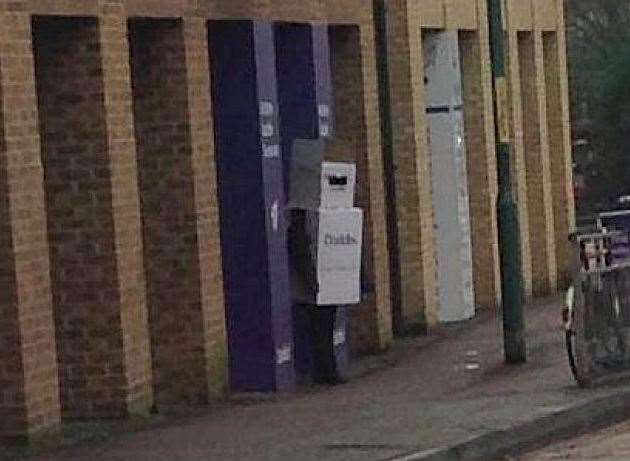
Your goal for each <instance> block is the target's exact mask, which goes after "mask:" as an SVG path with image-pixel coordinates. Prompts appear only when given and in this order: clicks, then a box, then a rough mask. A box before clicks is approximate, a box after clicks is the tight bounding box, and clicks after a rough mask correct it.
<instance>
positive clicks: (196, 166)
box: [184, 18, 227, 395]
mask: <svg viewBox="0 0 630 461" xmlns="http://www.w3.org/2000/svg"><path fill="white" fill-rule="evenodd" d="M184 39H185V45H186V65H187V79H188V80H187V81H188V113H189V124H190V145H191V149H192V168H193V178H194V179H193V181H194V193H195V196H194V199H195V212H196V219H197V251H198V252H199V256H198V257H199V270H200V280H199V281H200V284H201V286H200V289H201V309H202V313H203V321H204V332H205V333H204V351H205V355H206V361H205V363H206V372H207V385H208V388H209V394H210V395H213V394H214V395H217V394H221V393H222V392H223V391H224V390H225V388H226V383H227V332H226V324H225V302H224V299H223V270H222V265H221V260H222V258H221V241H220V238H221V236H220V233H219V229H220V225H219V199H218V196H217V177H216V172H217V169H216V159H215V149H214V133H213V123H212V110H211V107H212V98H211V95H210V88H211V85H210V65H209V54H208V29H207V24H206V21H205V19H201V18H187V19H185V20H184Z"/></svg>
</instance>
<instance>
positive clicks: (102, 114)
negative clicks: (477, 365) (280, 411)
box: [0, 0, 574, 436]
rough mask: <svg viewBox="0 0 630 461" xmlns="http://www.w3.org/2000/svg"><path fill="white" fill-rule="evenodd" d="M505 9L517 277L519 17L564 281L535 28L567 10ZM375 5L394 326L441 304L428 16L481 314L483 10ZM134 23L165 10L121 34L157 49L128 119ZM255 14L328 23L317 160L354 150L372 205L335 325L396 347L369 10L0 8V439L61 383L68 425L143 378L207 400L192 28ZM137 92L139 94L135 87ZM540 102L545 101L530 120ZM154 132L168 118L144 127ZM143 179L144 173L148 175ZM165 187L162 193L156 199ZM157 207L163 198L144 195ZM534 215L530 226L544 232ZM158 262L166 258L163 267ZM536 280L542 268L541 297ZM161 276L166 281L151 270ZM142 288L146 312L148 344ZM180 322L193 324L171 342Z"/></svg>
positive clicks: (213, 304) (204, 197)
mask: <svg viewBox="0 0 630 461" xmlns="http://www.w3.org/2000/svg"><path fill="white" fill-rule="evenodd" d="M298 3H299V5H298ZM506 4H507V12H508V14H507V19H506V24H507V29H508V33H507V35H508V37H509V51H510V53H509V55H510V60H509V77H510V78H509V80H510V87H511V89H512V93H511V99H510V101H511V104H512V128H513V131H512V132H513V134H514V139H515V145H514V147H515V148H514V161H513V175H514V187H515V191H516V192H517V194H515V195H516V196H517V198H518V204H519V213H520V218H521V235H522V254H523V258H522V259H523V271H524V278H525V282H526V284H525V285H526V290H527V292H528V293H531V287H532V258H531V252H532V250H536V248H535V247H534V246H533V245H532V244H531V243H530V234H531V232H530V230H529V227H530V223H529V216H530V214H532V213H533V212H532V213H530V212H529V210H528V205H530V203H528V202H530V200H531V199H528V196H529V195H530V193H531V188H530V190H529V191H528V181H527V172H526V171H527V168H526V150H525V143H524V139H525V137H524V132H523V129H524V126H523V125H524V123H526V122H527V120H525V119H524V117H523V107H522V95H521V78H520V74H521V70H520V66H519V54H518V46H517V29H518V30H534V29H535V28H538V31H539V32H542V33H543V35H541V36H540V37H542V39H540V40H538V42H539V44H538V47H537V48H535V49H534V51H535V55H536V56H537V61H536V65H537V73H536V84H537V85H538V86H541V82H542V86H544V87H545V88H546V93H547V99H546V100H545V99H544V98H542V99H541V97H540V95H539V98H538V100H537V101H536V102H535V106H536V107H537V109H538V112H539V118H540V120H539V126H538V129H539V131H541V133H542V132H544V131H545V130H546V131H547V132H548V134H549V136H548V138H549V150H550V159H549V162H550V165H551V168H552V174H551V181H550V182H549V181H548V185H547V186H545V187H547V191H546V192H545V191H544V190H543V192H544V194H546V195H545V207H546V208H545V210H544V212H545V213H546V216H549V210H550V209H552V210H553V218H554V219H553V226H552V227H553V231H554V232H555V235H556V237H555V239H556V240H555V242H552V243H553V244H554V245H555V246H556V247H557V248H558V250H557V251H556V252H555V253H556V255H555V261H556V262H557V265H558V268H559V271H560V274H561V275H562V270H563V260H564V258H565V253H566V252H565V250H564V249H563V247H562V245H561V243H560V242H561V240H560V239H563V238H564V236H561V234H564V233H565V229H570V228H572V226H573V221H574V211H573V198H572V190H571V185H570V183H571V170H570V138H569V129H568V125H569V120H568V100H567V95H566V93H567V79H566V57H565V42H564V34H563V33H557V35H555V42H554V39H553V38H552V37H554V36H553V34H552V35H550V33H552V32H554V31H562V30H563V27H564V22H563V18H562V14H561V13H562V0H536V4H535V5H534V4H533V3H532V2H531V1H530V0H508V1H507V2H506ZM386 5H387V6H388V8H389V10H388V12H389V19H390V20H389V23H388V31H387V33H388V42H389V50H390V52H389V56H388V64H389V66H388V67H389V72H390V75H389V77H390V78H389V80H390V87H389V88H388V89H387V91H389V96H390V100H391V104H392V105H391V113H392V119H391V122H392V129H393V133H392V142H393V145H392V146H391V147H392V149H393V151H394V163H395V167H396V169H397V174H396V197H397V204H396V205H397V206H396V209H397V214H398V233H399V237H400V238H401V240H400V244H399V248H398V256H399V260H400V263H401V268H400V274H391V275H392V276H395V277H400V281H401V289H402V318H403V321H404V323H406V325H407V326H410V327H412V328H413V326H414V325H417V324H424V323H429V324H430V323H432V322H435V321H436V320H437V312H438V310H437V309H438V306H437V280H436V261H435V243H434V235H433V234H434V229H433V213H432V209H431V203H432V201H431V191H430V182H431V181H430V176H429V174H430V172H429V163H428V155H427V148H426V124H425V114H424V95H423V91H424V88H423V87H424V85H423V78H422V77H423V68H424V65H423V56H422V28H423V27H434V28H436V27H437V28H449V29H458V30H460V31H464V32H462V33H461V34H460V35H461V37H462V49H463V50H464V53H463V55H464V56H463V61H464V62H463V64H464V65H463V68H464V85H465V95H464V96H465V99H466V101H467V105H468V109H467V110H466V111H465V115H466V117H467V125H468V131H467V133H466V135H467V142H468V143H469V145H470V146H473V148H472V152H473V155H471V156H470V157H469V165H468V167H469V170H470V183H471V205H472V206H471V212H472V215H471V219H472V224H473V229H474V233H473V248H474V252H475V288H476V291H477V302H478V304H480V305H488V306H490V305H492V301H493V300H494V299H498V297H499V295H500V293H498V292H499V288H498V266H497V264H498V261H497V251H496V236H495V235H496V227H495V226H496V216H494V215H493V212H492V209H493V202H494V199H495V195H494V194H496V189H495V187H496V171H495V163H494V151H493V142H494V140H493V128H492V101H491V98H490V83H491V82H490V80H489V60H488V49H487V29H486V27H485V26H486V20H487V19H486V17H485V14H486V13H485V12H486V2H485V0H457V1H456V2H453V1H450V0H449V1H443V0H435V1H431V2H426V1H421V0H407V1H403V0H388V1H387V2H386ZM534 7H536V8H538V9H535V8H534ZM554 11H555V13H556V17H555V20H554V18H553V17H552V16H553V14H552V13H553V12H554ZM34 13H37V14H40V15H41V14H46V15H57V17H55V18H53V17H47V18H46V19H44V18H42V17H39V18H37V20H36V22H35V37H36V39H37V40H36V54H37V63H38V66H37V77H38V86H37V89H38V93H39V107H38V106H37V99H36V91H35V76H34V71H33V59H32V58H33V56H32V47H31V43H30V42H31V28H30V20H31V14H34ZM59 15H63V16H64V17H65V19H61V18H60V17H59ZM128 16H134V17H148V16H151V17H164V18H172V19H173V21H170V20H168V21H152V22H151V24H155V25H157V24H159V26H157V27H156V28H155V29H153V30H151V31H145V32H143V33H145V34H146V35H145V36H143V37H142V38H148V40H134V43H135V44H136V45H138V46H139V45H140V42H143V46H146V47H147V48H148V52H149V53H150V54H152V56H154V57H155V58H156V59H152V60H150V61H149V60H141V59H137V61H138V62H137V63H136V65H138V63H139V67H137V68H136V72H134V74H135V75H134V77H135V80H136V95H135V96H136V101H135V111H136V114H135V115H136V123H135V124H134V104H133V102H134V101H133V95H132V85H131V72H130V59H129V44H128V42H127V18H128ZM253 17H258V18H266V19H274V20H284V21H300V22H307V21H313V20H315V21H326V22H328V23H330V24H335V25H336V26H337V27H334V28H333V29H332V36H331V38H332V39H331V43H332V46H333V59H334V60H336V65H335V64H334V63H333V78H334V79H335V83H336V95H335V106H336V108H337V133H338V134H339V135H340V137H339V138H338V139H336V140H335V141H334V142H333V144H332V154H333V155H337V158H339V159H348V160H356V161H357V163H358V166H359V197H358V201H359V204H360V205H361V206H363V207H364V208H365V209H366V240H365V241H366V245H365V262H364V266H365V274H366V279H365V280H366V282H367V283H366V286H365V288H366V289H367V292H368V296H367V297H366V300H365V303H364V305H363V306H360V307H359V308H356V309H353V319H352V334H351V336H352V338H353V345H354V348H355V351H377V350H380V349H383V348H385V347H387V345H388V344H389V343H390V341H391V334H392V331H391V322H392V318H391V317H392V313H391V306H390V296H389V277H390V274H389V271H388V270H387V268H388V251H387V244H386V220H385V214H386V213H385V211H386V209H385V207H386V205H387V204H386V200H385V193H384V190H383V183H384V181H383V174H384V172H383V164H382V157H381V155H382V152H381V149H380V144H381V140H380V126H379V110H378V99H377V98H378V94H377V93H378V91H377V90H378V85H377V77H376V68H377V58H376V56H375V46H374V30H373V18H372V9H371V7H370V5H368V3H367V2H365V1H364V0H307V1H304V2H290V1H284V0H277V1H276V0H233V1H225V0H195V1H188V0H174V1H168V0H99V1H93V0H76V1H72V2H69V1H67V0H46V1H28V2H25V1H21V0H13V1H11V2H0V99H2V100H3V104H2V106H1V107H2V110H0V114H1V119H0V126H1V127H2V128H3V129H2V131H1V132H0V141H1V142H0V166H1V168H0V192H1V191H4V194H3V200H4V202H1V203H0V218H3V217H4V219H2V225H0V254H1V255H3V256H4V257H3V258H2V262H1V265H0V284H2V287H3V290H2V293H0V332H1V334H2V336H0V338H2V341H4V342H3V343H2V344H0V346H2V349H1V350H0V382H2V389H1V392H0V421H1V422H0V436H3V435H13V436H25V435H28V434H29V433H31V432H33V431H36V430H38V429H40V428H44V427H48V426H50V425H54V424H55V423H56V422H58V420H59V407H60V404H59V390H58V383H57V381H58V380H60V382H61V397H62V405H63V411H64V415H66V416H72V417H102V416H120V415H126V414H128V413H129V412H131V411H136V410H145V409H146V408H148V406H149V405H150V404H151V402H152V388H153V386H152V380H153V377H152V368H154V369H155V387H156V390H157V395H158V399H159V400H160V401H161V402H165V401H168V400H171V401H182V400H183V401H186V400H187V401H205V400H206V399H207V398H208V397H209V396H211V395H213V394H219V393H220V392H221V391H222V390H223V389H224V386H225V382H226V366H225V365H226V341H225V337H226V332H225V313H224V307H223V305H224V301H223V281H222V275H221V254H220V245H219V232H218V210H217V209H218V198H217V194H216V182H217V178H216V172H215V165H214V146H213V133H212V108H211V101H210V81H209V79H210V77H209V70H208V42H207V31H206V24H205V21H206V19H207V18H215V19H218V18H222V19H225V18H253ZM79 18H82V19H79ZM97 18H98V20H97ZM541 29H542V31H541ZM136 32H137V30H136ZM135 55H136V56H138V53H137V52H136V53H135ZM543 61H544V66H543V65H542V64H541V63H543ZM542 67H544V68H545V69H546V74H544V75H543V74H542V73H541V72H540V69H541V68H542ZM164 69H166V72H162V73H161V75H158V73H159V72H160V71H162V70H164ZM164 74H166V78H164ZM139 83H140V84H139ZM145 83H146V87H150V88H151V90H150V91H149V90H147V91H146V92H144V93H143V92H142V91H140V92H139V91H138V89H139V86H141V87H145ZM526 84H527V83H526ZM69 89H71V90H69ZM152 107H156V108H159V109H160V110H152ZM38 109H39V110H38ZM540 112H547V118H546V120H545V118H544V117H542V116H540ZM38 116H39V119H40V122H41V123H40V128H41V143H40V136H39V134H40V130H38V123H37V119H38ZM559 125H561V126H559ZM155 126H160V127H170V129H165V130H160V131H159V132H158V133H155V132H154V130H155ZM134 128H137V131H138V132H137V133H136V132H135V129H134ZM543 135H544V133H542V134H541V136H540V139H541V141H540V142H541V149H542V150H543V151H544V148H545V144H546V141H545V140H544V136H543ZM158 137H160V140H164V138H167V143H166V144H167V148H166V149H157V148H156V140H157V138H158ZM136 142H137V144H138V156H137V155H136ZM40 151H41V152H40ZM469 151H470V149H469ZM530 151H531V150H530ZM556 151H557V152H558V153H557V154H556ZM40 154H41V155H40ZM40 157H41V159H43V161H44V166H45V169H44V170H43V169H42V164H41V162H40ZM137 161H138V163H139V165H140V175H139V174H138V165H137V163H136V162H137ZM156 171H157V173H159V174H157V173H156V174H154V175H151V174H150V173H149V172H156ZM44 173H45V182H44ZM530 176H531V174H530ZM532 181H533V180H530V181H529V183H530V184H532V183H533V182H532ZM44 184H45V191H46V194H45V195H44ZM167 188H168V189H169V193H170V194H172V195H169V196H167V197H166V198H164V197H165V196H166V193H165V189H167ZM549 191H551V192H549ZM550 194H551V195H550ZM551 196H553V198H552V199H549V198H550V197H551ZM157 197H159V199H157ZM141 198H142V206H141ZM175 198H177V202H178V203H179V204H180V206H179V207H177V209H175V207H174V206H172V204H173V202H174V200H173V201H171V200H170V199H175ZM158 201H159V206H160V207H161V208H160V209H159V210H158V209H157V208H155V207H153V205H155V204H156V203H157V202H158ZM169 203H170V206H169ZM549 204H551V205H552V207H551V208H549ZM46 207H47V208H48V219H46V210H45V208H46ZM141 211H142V215H143V216H142V218H143V219H144V220H145V221H144V224H145V225H144V226H143V225H142V220H141ZM149 221H151V222H149ZM550 223H551V220H547V221H546V223H545V225H546V226H547V231H549V226H550ZM148 224H149V225H148ZM549 235H551V234H549V233H547V236H549ZM161 239H164V240H168V245H159V244H158V243H159V242H161V241H162V240H161ZM143 240H144V242H145V243H146V250H144V249H143ZM552 243H550V239H549V238H547V241H546V242H545V244H544V245H545V248H546V250H545V252H546V257H547V259H549V258H552V254H553V252H552V251H551V248H552V247H553V245H552ZM49 246H50V257H49ZM175 249H177V251H178V252H179V253H178V255H177V256H178V257H177V261H175V255H174V252H175V251H176V250H175ZM182 256H184V259H185V260H186V264H185V268H186V270H182V268H181V267H179V268H177V267H175V265H174V264H175V263H179V264H181V258H182ZM145 266H146V271H145ZM165 266H168V269H167V270H166V271H164V272H162V271H160V269H161V268H163V267H165ZM548 266H549V265H548ZM549 267H551V266H549ZM552 271H553V269H550V271H548V272H549V274H547V276H546V279H545V280H548V285H549V287H550V288H552V285H553V278H552V277H550V276H549V275H550V274H551V272H552ZM145 274H146V279H147V283H146V284H145ZM167 274H168V280H167V281H165V280H164V279H163V278H162V277H166V275H167ZM175 280H177V281H178V282H180V283H177V284H176V283H173V282H174V281H175ZM163 282H164V283H163ZM167 282H168V283H167ZM51 285H52V288H51ZM147 292H148V304H149V306H150V308H151V313H152V315H151V319H152V320H154V321H153V322H152V329H151V331H152V332H153V335H152V336H153V339H154V341H153V348H151V341H150V337H151V335H150V333H149V318H148V317H149V314H148V309H147V299H145V297H146V296H147ZM51 293H52V295H51ZM51 298H52V301H51ZM174 298H177V299H174ZM53 305H54V312H55V314H56V315H55V316H54V321H53V308H52V306H53ZM175 311H177V314H178V315H177V317H175V315H174V312H175ZM156 313H158V314H159V315H154V314H156ZM182 314H184V315H182ZM182 322H183V323H182ZM181 325H185V327H184V328H182V327H181ZM177 326H179V327H180V328H177ZM53 331H56V336H57V341H56V345H55V338H54V335H53ZM183 331H187V333H188V334H187V335H180V334H178V333H181V332H183ZM152 352H153V367H152V360H151V359H152V357H151V353H152ZM56 353H57V355H58V357H57V358H56V357H55V355H56ZM57 362H58V363H59V372H58V371H57ZM185 364H186V365H187V366H185ZM88 365H89V366H88ZM167 382H168V383H169V385H168V386H166V384H165V383H167Z"/></svg>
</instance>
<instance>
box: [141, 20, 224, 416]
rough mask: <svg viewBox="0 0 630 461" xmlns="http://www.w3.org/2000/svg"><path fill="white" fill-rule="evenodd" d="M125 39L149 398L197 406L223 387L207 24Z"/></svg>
mask: <svg viewBox="0 0 630 461" xmlns="http://www.w3.org/2000/svg"><path fill="white" fill-rule="evenodd" d="M130 37H131V48H132V53H131V62H132V78H133V88H134V113H135V128H136V130H135V131H136V139H137V150H138V169H139V179H140V181H139V183H140V184H139V185H140V194H141V204H142V207H141V209H142V223H143V234H144V249H145V252H144V253H145V266H146V277H147V293H148V304H149V311H150V330H151V343H152V352H153V357H152V358H153V374H154V389H155V398H156V401H157V403H158V404H172V403H181V402H187V403H203V402H207V401H208V399H209V398H210V395H209V394H210V393H212V394H214V393H215V392H217V391H219V390H220V389H221V388H222V384H223V382H224V380H225V371H224V367H225V326H224V325H225V321H224V307H223V296H222V293H223V287H222V276H221V268H220V261H221V255H220V252H219V241H218V238H219V232H218V230H217V229H218V218H217V203H216V199H217V193H216V179H215V178H214V170H213V164H214V159H213V158H212V156H211V155H212V154H211V153H212V152H213V146H212V141H211V135H210V128H209V127H210V112H209V107H210V103H209V91H210V86H209V80H208V72H209V70H208V50H207V33H206V27H205V21H204V20H203V19H187V20H185V21H181V20H134V21H132V22H131V23H130ZM204 95H205V97H204ZM200 157H201V158H200Z"/></svg>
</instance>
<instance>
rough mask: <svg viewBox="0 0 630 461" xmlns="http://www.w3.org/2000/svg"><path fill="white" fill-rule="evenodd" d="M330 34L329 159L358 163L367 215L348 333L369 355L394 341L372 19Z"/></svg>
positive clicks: (360, 199) (361, 197) (359, 186)
mask: <svg viewBox="0 0 630 461" xmlns="http://www.w3.org/2000/svg"><path fill="white" fill-rule="evenodd" d="M366 22H367V21H366ZM330 33H331V36H330V43H331V69H332V81H333V92H334V104H333V106H334V107H335V108H336V111H335V138H334V139H333V140H332V142H331V145H330V148H329V152H328V153H327V155H329V159H331V160H337V161H352V162H356V163H357V181H358V184H357V199H356V203H357V206H359V207H361V208H363V210H364V212H365V214H364V219H365V221H364V245H363V273H362V282H363V288H364V298H363V302H362V303H361V305H359V306H356V308H354V309H352V310H351V320H350V330H351V333H350V335H351V345H352V348H353V349H354V350H355V351H356V352H370V351H377V350H381V349H384V348H386V347H387V346H388V345H389V344H390V342H391V339H392V316H391V304H390V294H389V258H388V253H387V241H386V232H387V230H386V220H385V203H384V188H383V176H382V175H383V164H382V159H381V157H380V155H381V153H380V152H381V151H380V125H379V118H378V102H377V101H378V99H377V98H378V93H377V80H376V65H375V48H374V31H373V29H372V23H371V18H370V19H369V25H367V24H366V23H364V24H362V25H361V26H334V27H332V28H331V32H330Z"/></svg>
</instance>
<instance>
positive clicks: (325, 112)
mask: <svg viewBox="0 0 630 461" xmlns="http://www.w3.org/2000/svg"><path fill="white" fill-rule="evenodd" d="M317 114H318V115H319V116H320V117H328V116H329V115H330V106H329V105H328V104H320V105H318V106H317Z"/></svg>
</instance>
